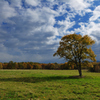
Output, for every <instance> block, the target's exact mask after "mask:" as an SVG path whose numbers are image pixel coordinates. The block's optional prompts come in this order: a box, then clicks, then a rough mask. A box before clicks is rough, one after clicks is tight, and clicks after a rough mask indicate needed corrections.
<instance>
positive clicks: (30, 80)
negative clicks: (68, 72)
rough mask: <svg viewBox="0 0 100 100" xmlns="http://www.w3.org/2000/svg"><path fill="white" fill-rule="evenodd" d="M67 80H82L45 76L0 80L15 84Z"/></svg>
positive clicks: (0, 80) (75, 77)
mask: <svg viewBox="0 0 100 100" xmlns="http://www.w3.org/2000/svg"><path fill="white" fill-rule="evenodd" d="M66 79H80V78H79V77H78V76H69V77H68V76H45V77H21V78H0V82H6V81H13V82H28V83H37V82H45V81H56V80H66Z"/></svg>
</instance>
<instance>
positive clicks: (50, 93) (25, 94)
mask: <svg viewBox="0 0 100 100" xmlns="http://www.w3.org/2000/svg"><path fill="white" fill-rule="evenodd" d="M74 75H78V71H77V70H0V100H100V73H91V72H87V71H86V70H83V76H86V77H84V78H79V79H78V78H72V77H70V76H74Z"/></svg>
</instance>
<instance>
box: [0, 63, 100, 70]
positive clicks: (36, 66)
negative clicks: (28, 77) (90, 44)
mask: <svg viewBox="0 0 100 100" xmlns="http://www.w3.org/2000/svg"><path fill="white" fill-rule="evenodd" d="M0 69H53V70H69V69H70V70H73V69H77V66H75V64H74V63H72V62H71V63H70V62H66V63H62V64H58V63H48V64H45V63H34V62H13V61H10V62H9V63H0ZM82 69H88V70H89V71H92V72H100V62H91V63H83V64H82Z"/></svg>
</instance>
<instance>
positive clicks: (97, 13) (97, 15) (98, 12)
mask: <svg viewBox="0 0 100 100" xmlns="http://www.w3.org/2000/svg"><path fill="white" fill-rule="evenodd" d="M98 19H100V6H97V7H96V8H95V10H94V11H93V16H92V17H91V18H90V19H89V20H90V21H95V20H98Z"/></svg>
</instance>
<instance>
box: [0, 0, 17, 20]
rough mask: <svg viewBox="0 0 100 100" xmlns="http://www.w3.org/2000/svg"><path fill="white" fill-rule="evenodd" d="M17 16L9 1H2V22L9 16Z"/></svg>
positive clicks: (0, 12)
mask: <svg viewBox="0 0 100 100" xmlns="http://www.w3.org/2000/svg"><path fill="white" fill-rule="evenodd" d="M14 16H16V11H15V10H14V8H12V7H11V6H10V5H9V4H8V2H6V1H2V0H1V1H0V22H3V21H4V20H6V19H7V18H10V17H14Z"/></svg>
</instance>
